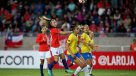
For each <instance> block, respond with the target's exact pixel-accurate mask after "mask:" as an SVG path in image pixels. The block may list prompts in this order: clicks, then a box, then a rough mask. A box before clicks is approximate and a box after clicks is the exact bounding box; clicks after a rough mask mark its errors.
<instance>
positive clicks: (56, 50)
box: [42, 17, 73, 73]
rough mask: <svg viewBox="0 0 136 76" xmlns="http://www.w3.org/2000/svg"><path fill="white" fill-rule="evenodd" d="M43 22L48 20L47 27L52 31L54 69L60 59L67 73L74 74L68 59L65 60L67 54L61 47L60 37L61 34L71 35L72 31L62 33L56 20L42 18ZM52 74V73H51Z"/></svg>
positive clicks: (51, 48)
mask: <svg viewBox="0 0 136 76" xmlns="http://www.w3.org/2000/svg"><path fill="white" fill-rule="evenodd" d="M42 20H46V21H45V22H43V23H45V24H47V25H46V26H47V27H48V28H49V29H50V36H51V39H50V50H51V52H52V55H53V56H54V61H53V62H52V63H51V64H52V67H53V66H54V65H55V64H56V63H58V60H59V57H60V58H61V59H62V64H63V66H64V68H65V72H67V73H73V71H72V70H70V69H69V67H68V65H67V62H66V59H65V54H64V51H63V49H62V47H61V46H60V43H59V35H60V34H69V33H70V31H61V30H60V29H58V28H57V21H56V20H55V19H48V18H46V17H42ZM49 72H50V71H49Z"/></svg>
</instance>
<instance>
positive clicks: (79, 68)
mask: <svg viewBox="0 0 136 76" xmlns="http://www.w3.org/2000/svg"><path fill="white" fill-rule="evenodd" d="M81 70H82V68H81V67H80V66H78V67H77V68H76V70H75V73H74V75H77V74H78V73H79V72H80V71H81Z"/></svg>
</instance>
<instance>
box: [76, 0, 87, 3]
mask: <svg viewBox="0 0 136 76" xmlns="http://www.w3.org/2000/svg"><path fill="white" fill-rule="evenodd" d="M78 1H79V3H85V2H86V0H78Z"/></svg>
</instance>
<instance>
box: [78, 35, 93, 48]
mask: <svg viewBox="0 0 136 76" xmlns="http://www.w3.org/2000/svg"><path fill="white" fill-rule="evenodd" d="M85 38H87V37H86V36H85V34H82V35H81V38H80V39H79V40H80V42H81V43H82V44H84V45H86V46H87V47H91V48H92V47H93V45H91V44H90V42H86V41H85Z"/></svg>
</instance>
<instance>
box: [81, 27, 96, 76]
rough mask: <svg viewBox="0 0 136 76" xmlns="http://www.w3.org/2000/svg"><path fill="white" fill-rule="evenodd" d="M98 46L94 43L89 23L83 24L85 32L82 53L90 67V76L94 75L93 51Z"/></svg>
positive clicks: (82, 38)
mask: <svg viewBox="0 0 136 76" xmlns="http://www.w3.org/2000/svg"><path fill="white" fill-rule="evenodd" d="M96 47H97V46H95V45H94V40H93V32H91V31H89V27H88V25H84V26H83V33H82V34H81V54H82V56H83V58H84V59H85V61H86V63H87V64H88V66H89V67H90V69H89V72H90V76H93V75H92V60H93V58H92V53H91V51H92V50H94V49H95V48H96Z"/></svg>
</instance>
